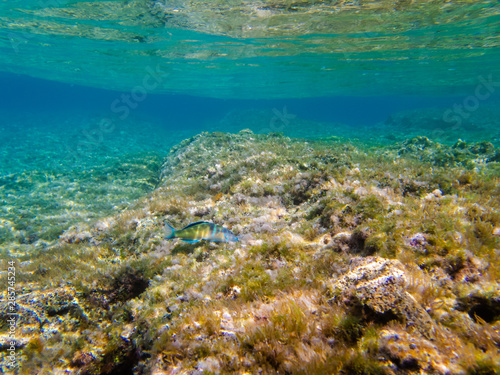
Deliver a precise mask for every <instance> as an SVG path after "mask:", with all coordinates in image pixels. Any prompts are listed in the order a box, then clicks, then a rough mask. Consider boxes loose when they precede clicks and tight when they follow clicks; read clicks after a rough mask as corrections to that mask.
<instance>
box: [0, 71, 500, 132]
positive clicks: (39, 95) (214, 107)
mask: <svg viewBox="0 0 500 375" xmlns="http://www.w3.org/2000/svg"><path fill="white" fill-rule="evenodd" d="M0 87H1V88H2V90H1V91H0V109H3V110H7V111H22V112H24V113H33V115H36V112H37V111H58V110H62V109H63V110H66V111H67V110H75V111H82V110H83V111H98V112H106V111H110V112H111V105H112V103H113V102H114V101H116V100H120V99H121V95H126V94H127V93H126V92H117V91H111V90H104V89H98V88H91V87H84V86H79V85H75V84H66V83H59V82H54V81H48V80H44V79H38V78H32V77H29V76H23V75H17V74H9V73H0ZM498 96H500V95H496V97H498ZM496 97H495V96H492V97H491V98H490V99H489V101H494V100H495V99H496ZM461 100H462V96H448V97H437V96H434V97H423V96H405V97H403V96H384V95H381V96H369V97H357V96H356V97H354V96H339V97H319V98H301V99H276V100H238V99H215V98H207V97H194V96H187V95H165V94H148V95H147V97H146V98H145V99H144V100H143V101H141V102H140V103H137V107H136V108H133V109H131V111H132V112H134V114H136V115H144V116H148V117H153V118H155V119H157V120H159V121H162V122H163V124H164V125H165V127H166V128H171V129H172V130H173V131H175V129H176V127H177V126H179V125H182V126H183V127H189V128H194V129H203V124H205V123H207V122H212V121H218V120H220V119H222V118H223V117H224V116H225V115H226V114H227V113H228V112H229V111H233V110H245V109H270V108H283V107H284V106H286V107H287V108H288V112H290V113H293V114H295V115H296V116H299V117H301V118H303V119H307V120H312V121H319V122H336V123H343V124H346V125H351V126H356V125H373V124H376V123H378V122H381V121H384V120H385V119H387V117H388V116H390V115H391V114H393V113H396V112H400V111H404V110H411V109H419V108H428V107H437V108H447V107H450V106H452V105H453V104H454V103H457V102H460V101H461Z"/></svg>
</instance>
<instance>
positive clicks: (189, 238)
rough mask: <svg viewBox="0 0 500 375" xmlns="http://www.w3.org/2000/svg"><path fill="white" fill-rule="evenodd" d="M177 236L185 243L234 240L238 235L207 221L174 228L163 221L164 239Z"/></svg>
mask: <svg viewBox="0 0 500 375" xmlns="http://www.w3.org/2000/svg"><path fill="white" fill-rule="evenodd" d="M174 238H179V239H181V240H182V241H184V242H187V243H196V242H198V241H201V240H206V241H213V242H236V241H239V240H238V237H236V236H235V235H234V233H233V232H231V231H230V230H228V229H226V228H224V227H221V226H220V225H217V224H214V223H211V222H209V221H197V222H195V223H191V224H189V225H188V226H186V227H184V228H182V229H179V230H176V229H174V228H173V227H172V226H171V225H170V224H168V223H167V222H165V239H167V240H172V239H174Z"/></svg>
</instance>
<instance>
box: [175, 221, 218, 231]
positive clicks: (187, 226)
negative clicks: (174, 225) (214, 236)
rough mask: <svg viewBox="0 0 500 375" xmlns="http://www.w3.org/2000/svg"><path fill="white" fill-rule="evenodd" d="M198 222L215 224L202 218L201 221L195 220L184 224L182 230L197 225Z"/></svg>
mask: <svg viewBox="0 0 500 375" xmlns="http://www.w3.org/2000/svg"><path fill="white" fill-rule="evenodd" d="M198 224H213V225H215V224H214V223H211V222H210V221H203V220H202V221H195V222H194V223H191V224H189V225H186V226H185V227H184V228H182V230H184V229H187V228H190V227H194V226H195V225H198Z"/></svg>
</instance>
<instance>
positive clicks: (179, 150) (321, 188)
mask: <svg viewBox="0 0 500 375" xmlns="http://www.w3.org/2000/svg"><path fill="white" fill-rule="evenodd" d="M498 153H499V150H498V147H497V146H495V145H493V144H491V143H486V142H464V141H458V142H457V141H455V142H454V143H450V144H446V143H440V142H438V141H437V140H431V139H428V138H425V137H423V136H416V137H412V138H408V139H404V140H401V141H398V142H395V143H393V144H391V145H389V146H380V145H379V146H374V145H370V144H368V145H367V144H364V143H362V142H339V140H338V139H335V140H333V139H319V138H318V139H316V140H307V141H306V140H301V139H294V138H289V137H285V136H283V135H282V134H276V133H275V134H269V135H262V134H254V133H252V132H251V131H249V130H243V131H240V132H239V133H237V134H229V133H220V132H213V133H201V134H199V135H196V136H194V137H191V138H189V139H186V140H184V141H182V142H181V143H179V144H178V145H176V146H174V147H173V148H172V149H171V150H170V152H169V154H168V155H167V157H166V159H165V160H164V162H163V163H162V165H161V168H160V173H159V176H158V181H159V182H158V184H157V185H158V186H157V188H156V189H154V190H151V191H150V192H149V193H148V194H147V195H144V196H142V197H141V198H139V199H138V200H136V201H135V202H134V203H133V204H130V205H128V207H125V208H123V209H121V210H120V211H119V212H116V213H113V214H110V216H107V217H102V218H100V219H99V220H98V221H89V222H84V223H79V224H78V225H74V226H72V227H70V228H68V229H66V230H65V231H64V233H62V234H61V236H60V237H59V239H58V240H57V241H53V242H52V243H49V244H47V245H46V246H43V247H42V246H40V247H34V252H33V253H28V252H27V251H25V252H17V251H16V249H17V248H16V247H8V248H6V250H5V251H4V252H3V253H2V259H1V263H2V264H1V265H2V270H4V269H7V267H6V264H7V261H8V260H10V259H12V258H13V257H15V259H16V260H17V265H16V267H17V269H18V276H17V283H18V289H19V290H22V292H21V293H19V297H18V301H17V302H18V314H19V318H20V321H19V326H18V327H19V329H18V332H17V342H16V347H17V351H18V355H19V361H20V365H21V367H20V369H19V373H20V374H33V373H37V374H59V373H61V374H62V373H66V374H89V375H94V374H156V375H160V374H202V373H206V374H218V373H220V374H222V373H238V374H244V373H248V374H255V373H264V374H332V373H345V374H421V373H432V374H497V373H498V371H499V370H498V369H499V368H500V351H499V350H500V334H499V329H500V285H499V281H498V280H499V279H500V259H499V258H500V251H499V237H500V212H499V208H500V201H499V200H500V198H499V197H500V184H499V182H500V173H499V171H500V169H499V161H498V157H497V155H498ZM165 220H166V221H167V222H168V223H171V224H172V226H173V227H175V228H182V227H184V226H186V225H187V224H189V223H192V222H197V221H210V222H212V223H214V224H217V225H220V226H223V227H224V228H227V229H228V230H230V231H231V232H232V233H234V235H236V236H237V237H238V238H239V240H240V241H239V242H230V243H213V242H210V241H199V242H197V243H194V244H189V243H185V242H183V241H179V240H173V241H168V240H166V239H165V238H164V226H163V223H164V221H165ZM0 278H1V279H2V282H5V281H6V278H7V275H6V274H5V273H2V274H1V275H0ZM6 297H7V294H6V293H4V294H3V295H2V299H1V300H0V315H2V318H6V316H7V315H6V314H7V305H6V300H7V299H6ZM4 321H5V319H2V322H4ZM7 331H8V327H7V325H5V324H3V325H2V326H1V327H0V345H2V348H3V349H4V350H2V351H0V361H1V362H0V363H1V365H0V366H2V367H1V368H0V370H1V371H3V372H5V371H7V368H6V367H5V357H6V355H7V354H6V353H7V352H6V351H5V348H6V345H7V336H8V335H7Z"/></svg>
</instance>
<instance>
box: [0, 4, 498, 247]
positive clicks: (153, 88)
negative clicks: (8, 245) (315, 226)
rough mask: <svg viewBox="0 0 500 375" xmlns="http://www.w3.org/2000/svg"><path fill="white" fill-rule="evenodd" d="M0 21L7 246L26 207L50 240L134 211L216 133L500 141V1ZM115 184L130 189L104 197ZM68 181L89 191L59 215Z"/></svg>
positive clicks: (48, 14)
mask: <svg viewBox="0 0 500 375" xmlns="http://www.w3.org/2000/svg"><path fill="white" fill-rule="evenodd" d="M0 14H1V17H0V71H2V73H1V74H0V82H1V87H2V91H1V92H0V113H1V119H2V123H1V130H2V139H1V144H0V152H1V155H0V156H1V164H0V176H1V181H2V189H3V190H2V198H3V204H4V212H5V215H6V217H8V223H7V224H5V225H4V227H3V233H4V237H5V238H11V239H12V238H14V237H16V236H17V237H18V236H19V235H18V234H12V233H11V229H9V228H12V227H15V226H16V224H15V222H16V221H18V217H19V216H20V214H19V210H21V211H22V210H25V208H23V207H24V203H22V202H23V201H26V200H27V201H28V202H37V203H36V204H35V206H34V207H39V212H41V211H47V212H52V209H54V210H55V211H56V212H57V215H56V216H55V217H56V219H54V218H53V221H54V220H55V221H58V224H57V228H58V230H56V231H55V232H54V233H55V234H54V233H53V234H52V235H49V236H47V238H50V239H55V238H57V235H58V234H60V233H61V231H62V230H64V228H67V226H68V225H69V224H70V223H74V222H76V221H78V215H83V217H85V220H92V219H93V218H97V217H100V216H102V215H104V214H108V213H111V212H113V210H116V209H117V207H123V206H126V205H127V204H128V203H130V202H132V201H133V200H134V199H136V198H137V197H139V196H141V195H143V194H144V193H145V192H148V191H151V190H152V189H154V187H155V186H156V183H155V182H154V181H155V180H156V179H157V178H158V176H157V174H158V173H157V172H158V168H159V164H161V160H162V159H163V158H164V157H165V155H166V153H167V151H168V150H169V149H170V147H172V146H173V145H175V144H177V143H179V142H180V141H182V140H183V139H186V138H188V137H190V136H193V135H195V134H198V133H200V132H202V131H228V132H238V131H240V130H242V129H251V130H252V131H253V132H255V133H270V132H271V133H272V132H281V133H284V134H285V135H287V136H291V137H298V138H305V139H318V138H325V137H331V136H335V137H343V139H346V140H357V141H360V142H364V143H365V144H371V145H377V144H380V145H390V144H392V143H395V142H396V143H397V142H402V141H404V140H405V139H407V138H408V137H411V136H416V135H424V136H427V137H429V138H430V139H433V140H436V141H439V142H442V143H445V144H453V143H454V142H456V141H457V140H458V139H463V140H466V141H469V142H477V141H489V142H492V143H493V144H494V145H495V146H496V147H497V146H498V143H499V139H500V134H499V131H498V129H499V124H500V114H499V106H498V103H499V98H500V64H499V63H498V62H499V61H500V49H499V44H500V22H499V21H500V5H499V4H498V3H497V2H495V1H463V2H457V3H454V2H442V1H435V2H432V3H427V2H411V3H410V2H398V3H392V2H386V1H372V2H370V1H367V2H293V1H287V2H280V1H269V2H267V3H266V2H259V3H252V2H251V1H228V2H224V1H215V2H203V1H185V2H182V1H163V2H162V1H150V0H148V1H128V2H124V1H94V2H83V1H65V0H60V1H57V0H54V1H52V2H47V1H35V2H28V1H20V0H19V1H8V2H7V1H3V2H1V3H0ZM144 158H146V160H147V161H146V164H148V165H149V164H151V167H150V168H147V169H146V170H141V169H140V168H139V167H137V165H140V164H141V163H143V161H144V160H145V159H144ZM122 163H126V164H127V163H131V164H130V165H131V167H130V170H126V169H123V170H121V171H118V172H117V170H116V166H117V165H121V164H122ZM110 174H111V175H119V174H123V176H122V177H123V178H124V179H127V178H128V183H127V184H125V185H127V188H124V189H123V190H124V191H121V190H120V189H115V187H113V180H112V179H108V178H105V180H107V181H109V184H110V185H109V186H107V187H103V186H100V187H99V188H96V186H95V185H96V184H98V183H99V181H101V180H102V179H103V177H102V176H103V175H106V176H108V175H110ZM127 176H128V177H127ZM115 178H117V179H118V180H120V178H121V177H120V178H118V177H116V176H115ZM143 179H146V180H149V181H150V182H149V183H140V182H139V183H135V182H133V181H134V180H141V181H142V180H143ZM53 180H54V181H59V180H61V181H60V188H61V189H63V190H64V189H66V186H67V184H70V183H73V184H74V185H76V187H74V188H72V189H70V191H73V193H69V192H67V191H66V192H65V193H64V194H63V195H59V199H55V200H56V201H57V203H54V202H53V200H54V197H56V196H57V194H55V193H53V192H52V191H50V189H52V188H53V186H54V185H53V184H50V181H53ZM44 184H45V185H44ZM128 185H130V186H128ZM43 186H45V187H43ZM120 186H124V185H123V184H121V185H120ZM42 187H43V188H42ZM49 187H50V188H49ZM106 189H108V191H107V193H106V198H104V197H102V198H101V199H96V198H95V197H96V196H98V195H99V192H101V193H102V192H103V191H105V190H106ZM79 190H83V191H91V192H90V193H89V194H88V195H86V194H84V193H82V192H80V193H78V194H76V193H75V191H79ZM27 197H28V198H29V199H28V198H27ZM63 198H64V199H63ZM75 202H76V203H75ZM75 204H76V205H77V206H78V207H84V208H85V209H83V208H82V210H83V211H85V213H80V212H78V213H77V214H73V213H69V214H68V213H67V212H68V210H69V211H70V212H72V211H75ZM47 206H48V207H52V209H47V208H46V207H47ZM19 207H21V208H19ZM28 211H29V210H28ZM77 211H78V210H77ZM65 215H66V216H65ZM75 215H76V217H75ZM21 216H22V215H21ZM28 216H29V217H32V219H31V221H30V222H32V221H38V224H37V225H36V226H34V227H30V228H31V229H30V230H29V233H31V232H33V233H37V232H38V231H40V230H42V231H46V229H44V228H45V227H46V225H45V224H44V223H43V220H42V219H40V218H39V217H38V216H37V214H36V213H29V214H28ZM49 216H50V215H49ZM25 225H27V224H22V225H20V226H21V227H24V226H25ZM28 236H29V235H28ZM17 237H16V238H17ZM21 237H22V235H21ZM5 238H4V239H5Z"/></svg>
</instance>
